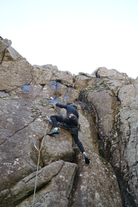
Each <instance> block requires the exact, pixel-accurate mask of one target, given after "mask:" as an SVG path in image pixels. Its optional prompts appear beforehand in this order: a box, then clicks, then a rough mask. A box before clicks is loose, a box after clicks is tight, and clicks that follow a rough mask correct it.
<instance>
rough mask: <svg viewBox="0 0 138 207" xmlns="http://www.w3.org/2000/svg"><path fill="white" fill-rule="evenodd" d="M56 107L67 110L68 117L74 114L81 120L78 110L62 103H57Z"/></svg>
mask: <svg viewBox="0 0 138 207" xmlns="http://www.w3.org/2000/svg"><path fill="white" fill-rule="evenodd" d="M56 106H58V107H60V108H65V109H66V110H67V116H68V115H69V114H74V115H75V116H76V117H77V118H79V113H78V111H77V109H75V108H74V107H72V106H70V105H63V104H60V103H57V104H56Z"/></svg>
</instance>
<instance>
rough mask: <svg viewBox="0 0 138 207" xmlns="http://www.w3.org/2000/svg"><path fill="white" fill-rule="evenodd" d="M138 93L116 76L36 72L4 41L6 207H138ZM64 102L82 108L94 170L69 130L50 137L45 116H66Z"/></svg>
mask: <svg viewBox="0 0 138 207" xmlns="http://www.w3.org/2000/svg"><path fill="white" fill-rule="evenodd" d="M137 89H138V79H136V80H133V79H131V78H129V77H128V76H127V75H126V74H124V73H119V72H118V71H117V70H113V69H112V70H108V69H107V68H98V69H97V70H96V71H95V72H94V73H93V74H87V73H80V74H79V75H77V76H74V75H72V74H71V73H70V72H67V71H66V72H64V71H59V70H58V68H57V67H56V66H52V65H43V66H37V65H35V66H31V65H30V64H29V63H28V62H27V61H26V60H25V59H24V58H23V57H22V56H21V55H20V54H19V53H18V52H17V51H15V50H14V49H13V48H12V47H11V41H9V40H7V39H0V172H1V173H0V184H1V185H0V207H17V206H18V207H19V206H22V207H30V206H32V205H33V201H34V206H47V207H50V206H52V207H57V206H59V207H61V206H63V207H65V206H67V207H69V206H70V207H78V206H79V207H94V206H95V207H97V206H105V207H108V206H113V207H121V206H125V207H128V206H129V207H130V206H134V207H135V206H138V187H137V186H138V181H137V173H138V153H137V148H138V147H137V144H138V142H137V135H138V118H137V117H138V112H137V111H138V107H137V105H138V92H137V91H138V90H137ZM51 97H52V99H51ZM56 102H60V103H63V104H70V103H72V102H75V103H77V105H78V111H79V114H80V118H79V121H80V122H81V131H79V139H80V141H81V142H82V143H83V145H84V148H85V151H86V153H87V155H88V157H89V158H90V164H89V165H86V164H85V162H84V159H83V155H82V153H81V152H80V151H79V149H78V147H77V146H76V144H75V143H74V141H73V140H72V137H71V134H70V132H69V130H67V129H65V128H62V127H60V134H58V135H56V137H50V136H48V135H47V132H49V131H50V130H51V128H52V124H51V123H49V122H48V121H47V119H46V116H45V114H47V115H48V116H51V115H53V114H65V113H66V111H65V110H64V109H60V108H57V107H56V108H55V105H54V103H56ZM33 143H34V144H35V146H36V148H37V149H41V151H40V162H39V167H38V176H37V184H36V194H35V198H34V199H33V194H34V186H35V181H36V172H37V163H38V158H39V152H38V150H37V149H36V148H35V147H34V145H33Z"/></svg>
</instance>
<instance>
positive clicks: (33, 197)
mask: <svg viewBox="0 0 138 207" xmlns="http://www.w3.org/2000/svg"><path fill="white" fill-rule="evenodd" d="M46 118H47V119H48V124H47V127H46V131H45V134H44V137H43V140H42V142H41V146H40V150H39V149H38V148H37V147H36V145H35V144H34V142H32V144H33V146H34V147H35V149H36V150H37V151H38V153H39V154H38V161H37V170H36V179H35V187H34V195H33V205H32V207H34V201H35V193H36V186H37V177H38V170H39V162H40V152H41V150H42V147H43V143H44V139H45V136H46V134H47V129H48V125H49V122H50V121H49V118H48V116H47V115H46Z"/></svg>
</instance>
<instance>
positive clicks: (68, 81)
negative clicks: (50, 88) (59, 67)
mask: <svg viewBox="0 0 138 207" xmlns="http://www.w3.org/2000/svg"><path fill="white" fill-rule="evenodd" d="M51 80H56V81H60V82H61V83H62V84H64V85H67V86H73V77H72V75H71V73H69V72H67V71H65V72H64V71H58V72H57V73H56V74H55V75H54V76H53V77H52V79H51Z"/></svg>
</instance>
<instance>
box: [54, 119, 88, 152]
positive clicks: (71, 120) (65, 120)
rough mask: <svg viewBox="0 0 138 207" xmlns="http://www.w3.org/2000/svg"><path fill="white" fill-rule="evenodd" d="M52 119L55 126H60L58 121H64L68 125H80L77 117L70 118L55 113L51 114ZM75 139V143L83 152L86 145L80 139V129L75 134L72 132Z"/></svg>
mask: <svg viewBox="0 0 138 207" xmlns="http://www.w3.org/2000/svg"><path fill="white" fill-rule="evenodd" d="M50 119H51V120H52V123H53V127H54V128H55V127H58V125H57V122H63V123H66V124H67V125H68V126H70V127H71V126H76V127H77V125H78V120H77V119H76V118H75V119H70V118H68V116H66V115H54V116H51V117H50ZM71 135H72V137H73V140H74V142H75V144H77V146H78V147H79V149H80V151H81V152H82V153H83V152H85V150H84V147H83V145H82V143H81V142H80V140H79V139H78V131H77V132H76V133H75V134H72V133H71Z"/></svg>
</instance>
